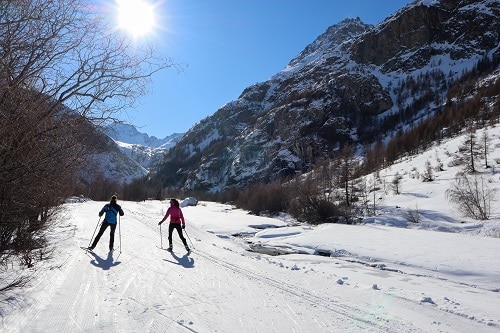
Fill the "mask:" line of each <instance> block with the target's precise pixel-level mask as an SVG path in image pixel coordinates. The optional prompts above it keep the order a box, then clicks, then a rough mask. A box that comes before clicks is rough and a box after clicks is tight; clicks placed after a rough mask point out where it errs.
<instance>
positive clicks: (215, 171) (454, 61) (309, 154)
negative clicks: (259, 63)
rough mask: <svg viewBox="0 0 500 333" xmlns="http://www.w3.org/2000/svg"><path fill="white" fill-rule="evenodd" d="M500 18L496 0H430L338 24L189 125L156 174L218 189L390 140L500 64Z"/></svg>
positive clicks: (175, 183)
mask: <svg viewBox="0 0 500 333" xmlns="http://www.w3.org/2000/svg"><path fill="white" fill-rule="evenodd" d="M499 16H500V3H499V2H498V0H482V1H478V0H460V1H459V0H435V1H428V0H425V1H415V2H413V3H411V4H409V5H407V6H406V7H404V8H402V9H401V10H399V11H397V12H396V13H394V14H393V15H391V16H390V17H388V18H387V19H385V20H384V21H383V22H381V23H380V24H378V25H377V26H371V25H367V24H365V23H363V22H362V21H361V20H360V19H357V18H356V19H346V20H344V21H342V22H340V23H338V24H335V25H333V26H331V27H330V28H328V29H327V31H326V32H325V33H324V34H322V35H321V36H319V37H318V38H317V39H316V40H315V41H313V42H312V43H311V44H310V45H308V46H307V47H306V48H305V49H304V50H303V51H302V52H301V53H300V54H299V55H298V56H297V57H295V58H294V59H292V60H291V61H290V62H289V64H288V65H287V66H286V67H285V68H284V69H283V70H282V71H281V72H279V73H277V74H276V75H274V76H272V77H271V78H270V79H269V80H267V81H265V82H261V83H258V84H255V85H253V86H250V87H248V88H246V89H245V90H244V91H243V92H242V94H241V95H240V96H239V97H238V99H236V100H234V101H231V102H228V103H227V104H226V105H224V106H223V107H221V108H220V109H219V110H217V111H216V112H215V113H214V114H213V115H212V116H210V117H207V118H206V119H204V120H202V121H201V122H199V123H198V124H197V125H195V126H194V127H193V128H191V130H189V131H188V132H187V133H186V134H185V135H184V136H183V137H182V139H181V140H180V141H179V143H178V144H177V145H176V146H175V147H173V148H172V149H171V150H170V151H169V152H167V154H166V155H165V156H166V158H165V159H164V162H163V164H162V165H161V168H159V169H158V170H157V172H156V173H155V175H154V176H155V177H157V180H158V181H159V182H161V183H163V184H164V185H166V186H179V187H182V188H184V189H198V190H208V191H217V190H221V189H224V188H227V187H231V186H239V187H242V186H245V185H246V184H248V183H251V182H255V181H272V180H273V179H277V178H279V177H282V176H289V175H294V174H296V173H297V172H304V171H306V170H308V169H309V168H310V167H311V165H312V164H313V163H314V162H315V161H316V160H317V159H321V158H329V156H331V155H332V154H333V153H335V152H336V151H337V150H339V149H340V147H342V145H344V144H350V145H353V146H356V147H365V146H369V145H371V144H373V143H374V142H379V141H382V142H383V141H386V140H388V139H390V138H391V137H393V136H395V135H396V133H398V132H402V131H405V130H407V129H409V128H412V127H413V126H415V125H416V124H418V123H419V122H421V121H422V120H423V119H426V118H429V117H432V116H433V115H435V114H437V113H439V112H440V111H441V110H442V109H443V107H444V106H445V105H446V103H447V100H446V96H447V94H448V93H449V91H450V89H451V88H452V87H453V84H454V82H456V81H457V80H458V79H459V78H461V77H463V76H464V75H465V74H466V73H467V72H468V71H472V70H473V69H475V68H476V66H478V64H479V63H480V62H481V61H483V62H484V61H493V62H496V63H498V59H500V48H499V45H500V33H499V32H500V23H499V22H500V19H499ZM492 74H493V77H494V80H496V79H497V78H498V73H497V74H494V72H492Z"/></svg>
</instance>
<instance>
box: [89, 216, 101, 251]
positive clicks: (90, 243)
mask: <svg viewBox="0 0 500 333" xmlns="http://www.w3.org/2000/svg"><path fill="white" fill-rule="evenodd" d="M99 223H101V217H100V216H99V221H97V225H96V226H95V229H94V233H93V234H92V238H90V242H89V246H88V247H90V246H91V245H92V240H93V239H94V235H95V232H96V231H97V228H98V227H99Z"/></svg>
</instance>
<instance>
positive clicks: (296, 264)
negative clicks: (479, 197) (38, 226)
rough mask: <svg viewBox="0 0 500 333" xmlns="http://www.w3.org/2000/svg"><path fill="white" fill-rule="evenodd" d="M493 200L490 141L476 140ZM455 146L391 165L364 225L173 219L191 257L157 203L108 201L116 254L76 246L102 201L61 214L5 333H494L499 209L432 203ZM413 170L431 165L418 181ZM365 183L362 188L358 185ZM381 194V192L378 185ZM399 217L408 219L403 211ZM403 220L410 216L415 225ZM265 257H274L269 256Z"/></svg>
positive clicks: (441, 198)
mask: <svg viewBox="0 0 500 333" xmlns="http://www.w3.org/2000/svg"><path fill="white" fill-rule="evenodd" d="M488 136H489V138H490V139H491V150H490V152H489V156H490V161H491V167H490V168H483V167H478V172H477V175H478V176H482V177H484V178H485V179H486V180H487V184H488V187H489V188H491V189H497V190H498V189H499V188H500V176H499V174H498V171H497V170H498V164H499V163H500V149H499V147H500V131H499V128H498V127H496V128H491V129H489V132H488ZM463 140H464V136H461V137H457V138H455V139H452V140H448V141H446V142H443V143H442V144H441V145H436V146H435V147H433V148H431V149H429V150H427V151H425V152H424V153H423V154H421V155H418V156H415V157H412V158H408V159H405V160H403V161H400V162H399V163H397V164H394V165H393V166H391V167H390V168H389V169H385V170H381V172H380V174H381V177H383V178H384V177H385V178H386V179H387V180H389V179H392V178H393V177H394V175H395V174H396V173H398V174H400V175H401V176H402V178H401V183H400V188H399V194H396V193H394V191H392V190H389V189H387V190H383V191H382V190H381V191H380V192H379V193H377V196H378V200H377V203H376V207H375V214H374V215H373V216H367V217H366V218H364V219H363V220H362V221H360V223H358V224H355V225H344V224H322V225H319V226H311V225H307V224H303V223H298V222H297V221H294V220H293V219H290V218H289V217H287V216H285V215H283V216H280V217H276V218H268V217H258V216H253V215H249V214H248V213H247V212H245V211H242V210H238V209H235V208H234V207H232V206H230V205H226V204H218V203H213V202H203V201H202V202H199V203H198V205H197V206H195V207H185V208H183V211H184V215H185V216H186V224H187V226H186V230H185V231H186V232H187V239H188V244H189V245H190V246H191V248H192V252H191V253H186V252H185V250H184V249H183V246H182V245H181V243H180V241H179V238H178V236H177V235H176V234H174V236H173V239H174V252H173V253H169V252H167V251H165V250H164V248H165V247H166V245H167V240H166V237H167V235H166V229H167V228H166V225H165V224H164V225H163V228H160V227H159V226H158V221H159V220H160V219H161V218H162V217H163V215H164V213H165V210H166V208H167V204H168V201H144V202H128V201H120V202H119V203H120V204H121V205H122V207H123V209H124V211H125V215H124V216H123V217H122V218H121V219H120V221H119V228H117V234H116V235H117V240H116V243H115V244H117V246H118V248H117V249H116V250H115V251H114V252H112V253H108V251H107V242H108V239H109V235H108V233H107V232H106V233H105V234H104V236H103V237H102V238H101V241H100V242H99V244H98V246H97V247H96V249H95V251H94V252H93V253H87V252H85V251H83V250H82V249H80V247H81V246H88V245H89V243H90V240H91V238H92V235H93V232H95V228H96V224H98V222H99V221H100V220H99V218H98V216H97V212H98V211H99V210H100V209H101V208H102V206H103V205H104V204H105V202H94V201H81V200H80V201H78V200H76V201H73V202H68V203H66V204H65V205H64V207H63V208H64V209H63V213H62V215H61V216H60V219H59V223H58V225H57V227H56V228H55V230H54V232H53V235H52V240H53V245H54V246H55V255H54V258H53V259H51V260H48V261H44V262H42V263H41V264H40V266H38V267H35V268H33V269H29V270H27V271H26V270H25V271H24V272H23V273H28V274H31V275H32V277H33V279H32V281H31V284H30V285H29V287H27V288H24V289H22V290H16V291H14V292H12V293H9V294H8V295H5V297H4V298H3V299H2V302H1V303H0V313H1V315H2V320H1V322H0V330H1V331H5V332H12V333H16V332H23V333H25V332H107V333H109V332H359V331H367V332H398V333H400V332H413V333H415V332H450V333H451V332H453V333H457V332H464V333H465V332H483V333H484V332H486V333H487V332H500V317H499V316H498V309H499V308H500V297H498V296H499V292H500V257H499V256H498V253H500V208H499V207H500V205H498V198H496V199H494V200H493V202H492V205H491V212H490V219H488V220H484V221H477V220H473V219H470V218H465V217H463V216H462V215H461V214H459V213H458V210H457V207H455V206H454V205H453V204H451V203H450V202H449V201H448V200H447V198H446V190H447V189H449V188H450V186H451V185H452V184H453V182H454V180H455V175H456V174H457V172H459V171H460V170H461V167H460V166H454V165H453V163H452V161H453V159H454V156H453V155H454V154H455V153H456V152H457V150H458V149H459V147H460V146H461V144H462V142H463ZM427 161H430V163H431V164H432V165H436V164H437V163H438V161H439V163H440V164H441V168H440V171H438V172H436V173H435V174H434V179H433V180H432V181H423V180H422V176H421V175H422V173H423V172H422V170H425V168H426V165H427ZM367 181H368V180H367ZM388 183H389V181H388ZM410 210H411V211H413V213H414V214H413V217H415V216H417V217H418V219H416V220H415V219H410V218H408V212H409V211H410ZM415 212H418V214H417V215H415ZM269 253H274V254H276V253H281V255H275V256H273V255H270V254H269Z"/></svg>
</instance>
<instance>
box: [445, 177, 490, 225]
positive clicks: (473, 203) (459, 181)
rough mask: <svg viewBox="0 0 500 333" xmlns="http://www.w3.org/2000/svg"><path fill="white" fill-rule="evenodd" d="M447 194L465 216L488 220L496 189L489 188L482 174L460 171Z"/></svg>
mask: <svg viewBox="0 0 500 333" xmlns="http://www.w3.org/2000/svg"><path fill="white" fill-rule="evenodd" d="M446 196H447V198H448V200H450V201H451V202H452V203H454V204H455V205H456V206H457V208H458V210H459V211H460V212H461V213H462V214H463V215H464V216H467V217H471V218H474V219H477V220H488V219H489V217H490V211H491V202H492V201H493V200H494V197H495V190H494V189H491V188H489V187H488V185H487V184H486V182H485V180H484V178H483V177H482V176H480V175H476V174H474V175H467V174H465V173H458V174H457V176H456V180H455V182H454V183H453V184H452V186H451V188H449V189H448V190H446Z"/></svg>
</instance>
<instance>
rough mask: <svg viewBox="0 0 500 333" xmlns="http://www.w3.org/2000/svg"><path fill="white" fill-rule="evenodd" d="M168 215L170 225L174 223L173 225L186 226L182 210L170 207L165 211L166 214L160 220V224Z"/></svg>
mask: <svg viewBox="0 0 500 333" xmlns="http://www.w3.org/2000/svg"><path fill="white" fill-rule="evenodd" d="M169 215H170V223H175V224H181V223H182V224H186V221H184V215H182V210H181V209H180V208H179V207H175V206H173V205H172V206H170V207H169V208H168V209H167V213H166V214H165V216H164V217H163V219H162V220H161V222H163V221H165V220H166V219H167V217H168V216H169Z"/></svg>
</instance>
